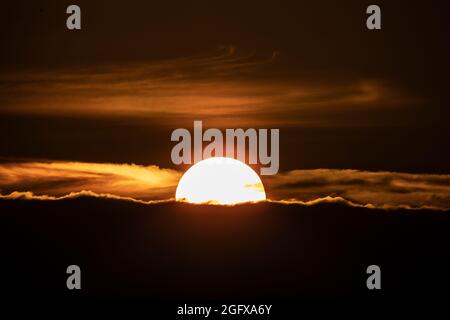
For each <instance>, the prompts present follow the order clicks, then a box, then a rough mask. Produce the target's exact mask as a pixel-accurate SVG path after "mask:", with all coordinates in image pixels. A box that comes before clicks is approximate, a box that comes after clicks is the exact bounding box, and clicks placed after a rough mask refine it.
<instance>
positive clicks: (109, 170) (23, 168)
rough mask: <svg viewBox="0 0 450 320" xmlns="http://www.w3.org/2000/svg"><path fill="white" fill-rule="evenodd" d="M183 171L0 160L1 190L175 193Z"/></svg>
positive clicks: (160, 195) (142, 195)
mask: <svg viewBox="0 0 450 320" xmlns="http://www.w3.org/2000/svg"><path fill="white" fill-rule="evenodd" d="M180 177H181V173H179V172H177V171H175V170H170V169H161V168H159V167H157V166H139V165H134V164H111V163H85V162H24V163H4V164H0V190H1V191H2V193H3V194H5V193H10V192H13V191H32V192H33V193H35V194H39V195H50V196H64V195H67V194H70V193H73V192H80V191H83V190H88V191H91V192H94V193H98V194H113V195H115V196H120V197H132V198H135V199H144V200H149V199H167V198H171V197H173V195H174V194H175V189H176V186H177V184H178V180H179V178H180Z"/></svg>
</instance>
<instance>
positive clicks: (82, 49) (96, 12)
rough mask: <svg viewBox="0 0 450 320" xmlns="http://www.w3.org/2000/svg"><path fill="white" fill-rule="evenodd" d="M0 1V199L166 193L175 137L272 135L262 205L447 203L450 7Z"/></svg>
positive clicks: (175, 169) (172, 178) (173, 177)
mask: <svg viewBox="0 0 450 320" xmlns="http://www.w3.org/2000/svg"><path fill="white" fill-rule="evenodd" d="M70 4H72V3H69V2H66V1H33V2H32V3H29V2H27V1H16V2H14V3H9V4H4V5H3V11H4V12H5V13H6V14H5V15H4V17H2V20H1V21H0V36H1V38H2V50H1V52H0V70H1V71H0V190H1V193H2V194H3V195H6V194H10V193H11V192H14V191H18V192H33V193H35V194H38V195H39V194H40V195H42V194H46V195H50V196H63V195H65V194H69V193H71V192H80V191H82V190H87V191H92V192H95V193H102V194H113V195H117V196H124V197H132V198H135V199H144V200H155V199H166V198H171V197H172V196H173V193H174V188H175V187H176V183H177V181H178V179H179V177H180V175H181V174H182V172H183V171H184V170H185V169H186V167H183V166H175V165H174V164H172V162H171V161H170V151H171V149H172V147H173V145H174V144H173V143H172V142H171V141H170V133H171V132H172V130H174V129H176V128H179V127H184V128H188V129H192V127H193V121H194V120H202V121H203V122H204V127H218V128H236V127H242V128H279V129H280V174H279V175H277V176H274V177H267V178H263V182H264V183H265V186H266V190H267V192H268V195H269V197H270V198H271V199H273V200H286V199H296V200H298V201H312V200H314V199H318V198H324V197H327V196H333V197H343V198H345V199H348V200H349V201H354V202H356V203H362V204H371V205H376V206H383V205H387V206H397V205H405V206H410V207H421V206H431V207H437V208H449V207H450V199H449V188H450V183H449V182H450V181H449V177H448V174H449V173H450V152H449V150H450V148H449V147H450V146H449V142H448V136H449V133H450V129H449V126H448V120H449V116H450V112H449V109H448V105H449V102H450V101H449V94H448V87H449V80H448V74H449V71H450V66H449V60H448V57H449V56H450V45H449V42H448V35H447V30H449V23H450V22H449V19H448V17H447V13H448V9H449V5H448V3H446V2H444V1H436V2H434V3H433V4H432V5H431V4H427V5H425V4H424V3H422V2H419V1H413V2H411V1H396V2H395V3H391V2H385V1H378V2H377V4H378V5H379V6H380V7H381V10H382V30H377V31H369V30H367V29H366V27H365V19H366V17H367V15H366V14H365V9H366V8H367V6H368V5H369V4H372V3H369V2H366V1H349V2H348V3H347V2H346V3H345V4H343V3H338V2H332V1H317V2H316V1H315V2H300V1H289V2H280V3H278V2H277V3H276V4H275V3H273V2H264V1H258V2H245V3H242V1H226V2H221V1H214V2H211V1H194V2H180V3H179V2H176V3H173V2H170V1H168V2H167V1H164V2H154V1H151V2H150V1H114V2H113V3H112V2H111V1H103V2H102V1H96V2H95V3H93V2H92V1H78V2H77V4H78V5H79V6H80V7H81V12H82V30H80V31H69V30H67V29H66V27H65V19H66V17H67V15H66V14H65V8H66V7H67V6H68V5H70Z"/></svg>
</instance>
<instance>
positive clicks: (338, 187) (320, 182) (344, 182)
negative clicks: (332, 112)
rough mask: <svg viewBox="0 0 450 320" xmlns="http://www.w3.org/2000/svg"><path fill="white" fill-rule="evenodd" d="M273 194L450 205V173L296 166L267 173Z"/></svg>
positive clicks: (276, 196)
mask: <svg viewBox="0 0 450 320" xmlns="http://www.w3.org/2000/svg"><path fill="white" fill-rule="evenodd" d="M265 184H267V185H270V189H269V190H270V191H269V193H270V198H271V199H278V200H282V199H284V200H286V199H291V200H292V201H294V202H295V201H306V202H308V201H313V200H314V199H319V198H324V197H327V196H330V197H333V198H343V199H346V200H347V201H350V202H352V203H355V204H361V205H371V206H373V207H377V208H396V207H402V208H435V209H450V175H446V174H442V175H438V174H412V173H399V172H369V171H359V170H338V169H316V170H294V171H290V172H286V173H281V174H278V175H276V176H272V177H267V178H266V179H265Z"/></svg>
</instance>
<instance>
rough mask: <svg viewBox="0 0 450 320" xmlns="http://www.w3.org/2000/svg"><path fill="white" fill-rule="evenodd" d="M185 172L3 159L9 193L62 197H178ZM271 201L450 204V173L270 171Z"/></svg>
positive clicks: (1, 174) (3, 182) (0, 170)
mask: <svg viewBox="0 0 450 320" xmlns="http://www.w3.org/2000/svg"><path fill="white" fill-rule="evenodd" d="M181 175H182V173H181V172H179V171H176V170H171V169H162V168H159V167H157V166H140V165H134V164H111V163H84V162H64V161H59V162H22V163H21V162H14V163H3V164H0V191H1V192H0V193H1V194H2V196H1V197H0V198H3V199H36V200H62V199H67V198H76V197H80V196H92V197H103V198H113V199H120V200H129V201H136V202H141V203H153V202H155V201H168V200H170V199H173V197H174V194H175V190H176V186H177V184H178V181H179V179H180V178H181ZM264 186H265V190H266V192H267V195H268V198H269V199H270V200H269V201H275V202H279V203H284V204H298V205H315V204H318V203H329V202H332V203H343V204H346V205H350V206H356V207H365V208H381V209H395V208H404V209H421V208H424V209H437V210H450V175H445V174H443V175H437V174H412V173H398V172H369V171H359V170H338V169H316V170H294V171H290V172H285V173H280V174H278V175H275V176H266V177H264Z"/></svg>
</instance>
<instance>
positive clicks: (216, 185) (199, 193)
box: [175, 157, 266, 204]
mask: <svg viewBox="0 0 450 320" xmlns="http://www.w3.org/2000/svg"><path fill="white" fill-rule="evenodd" d="M175 197H176V199H177V200H183V201H187V202H191V203H214V204H236V203H242V202H254V201H261V200H265V199H266V193H265V191H264V186H263V184H262V182H261V179H260V178H259V176H258V175H257V174H256V172H255V171H253V170H252V168H250V167H249V166H248V165H246V164H245V163H243V162H241V161H238V160H235V159H232V158H222V157H216V158H209V159H206V160H203V161H200V162H198V163H196V164H195V165H193V166H192V167H191V168H189V170H187V171H186V173H185V174H184V175H183V176H182V177H181V179H180V182H179V183H178V187H177V191H176V195H175Z"/></svg>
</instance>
